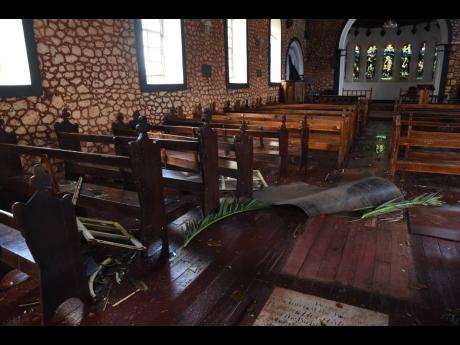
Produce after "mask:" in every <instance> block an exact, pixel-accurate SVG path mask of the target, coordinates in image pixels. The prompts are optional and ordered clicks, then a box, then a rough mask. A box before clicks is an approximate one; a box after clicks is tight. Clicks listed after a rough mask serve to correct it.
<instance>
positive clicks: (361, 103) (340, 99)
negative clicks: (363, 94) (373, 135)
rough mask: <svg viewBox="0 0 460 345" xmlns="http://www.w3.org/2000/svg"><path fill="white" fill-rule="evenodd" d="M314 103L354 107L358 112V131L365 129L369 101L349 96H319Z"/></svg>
mask: <svg viewBox="0 0 460 345" xmlns="http://www.w3.org/2000/svg"><path fill="white" fill-rule="evenodd" d="M315 103H320V104H346V105H356V106H357V111H358V123H359V130H362V129H363V128H365V127H366V124H367V117H368V114H369V100H368V99H366V98H360V97H359V96H351V95H347V96H344V95H321V96H319V97H318V98H317V99H316V100H315Z"/></svg>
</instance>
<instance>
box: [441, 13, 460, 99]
mask: <svg viewBox="0 0 460 345" xmlns="http://www.w3.org/2000/svg"><path fill="white" fill-rule="evenodd" d="M450 23H451V25H452V42H451V43H452V44H451V47H450V58H449V65H448V66H449V67H448V70H447V79H446V88H445V90H444V94H445V95H446V96H450V97H452V98H453V97H456V92H457V88H458V87H459V86H460V19H450Z"/></svg>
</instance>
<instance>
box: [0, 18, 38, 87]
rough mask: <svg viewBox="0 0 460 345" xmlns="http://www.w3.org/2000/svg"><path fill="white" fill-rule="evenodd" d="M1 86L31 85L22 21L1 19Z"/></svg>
mask: <svg viewBox="0 0 460 345" xmlns="http://www.w3.org/2000/svg"><path fill="white" fill-rule="evenodd" d="M0 47H1V49H0V85H2V86H7V85H31V84H32V81H31V78H30V69H29V61H28V59H27V50H26V42H25V37H24V29H23V28H22V19H0Z"/></svg>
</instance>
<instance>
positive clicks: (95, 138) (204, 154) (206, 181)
mask: <svg viewBox="0 0 460 345" xmlns="http://www.w3.org/2000/svg"><path fill="white" fill-rule="evenodd" d="M149 128H150V126H149V125H148V124H147V120H146V118H145V116H142V115H141V116H140V117H139V118H138V129H140V130H141V131H144V132H145V135H146V136H147V130H148V129H149ZM116 133H117V134H124V135H125V137H122V136H116V137H113V136H110V135H89V134H77V133H66V132H60V133H59V136H60V138H61V140H65V142H66V143H69V144H70V143H71V145H73V146H75V145H76V144H78V146H80V143H81V142H84V141H86V142H92V143H98V144H105V145H114V147H115V148H114V150H115V151H116V153H117V154H118V155H127V149H126V147H127V146H126V145H127V143H128V142H129V141H131V140H133V137H135V132H134V131H132V130H129V129H116ZM151 139H155V141H156V142H158V143H159V145H160V147H161V149H162V150H163V151H185V152H187V153H188V154H192V156H193V157H195V159H197V160H199V162H200V164H199V165H197V164H196V163H195V162H191V160H190V159H189V160H188V161H187V160H186V159H185V160H184V159H182V160H180V163H182V164H178V163H179V161H178V160H176V161H175V163H176V164H169V166H168V167H166V168H165V169H162V175H163V184H164V186H165V187H168V188H171V189H175V190H179V191H182V192H187V193H192V194H194V195H197V196H199V197H200V198H201V200H202V210H203V212H204V214H208V213H209V212H211V211H212V210H214V209H215V208H217V207H218V206H219V189H218V186H219V177H218V167H217V164H218V160H217V138H216V137H215V135H214V133H213V132H212V130H211V131H210V130H209V129H208V128H207V127H203V128H201V129H200V131H199V132H198V138H197V139H196V140H191V138H187V137H177V136H176V137H172V136H171V137H169V139H168V138H166V137H163V138H151ZM162 156H164V155H162ZM169 163H172V162H171V160H170V161H169ZM71 164H72V165H74V163H73V162H71ZM233 165H234V166H233V167H232V163H231V162H227V161H226V162H223V163H221V166H223V167H222V170H224V171H230V170H232V169H236V168H235V167H236V164H233ZM171 166H173V167H174V168H173V169H172V168H171ZM92 168H93V167H87V166H85V167H83V169H81V171H80V172H85V171H88V169H92ZM74 169H75V168H74ZM91 171H92V172H93V170H91ZM242 171H244V170H242ZM102 174H104V173H102ZM129 175H130V172H129V170H128V171H127V170H124V169H119V170H118V171H115V172H113V171H111V172H110V174H107V176H111V177H112V178H115V179H123V181H125V187H126V186H129ZM234 175H235V174H234V173H232V176H234ZM246 176H247V174H246V175H245V177H246ZM251 178H252V171H251ZM241 182H242V183H243V180H241ZM243 186H244V185H241V187H240V188H238V191H237V192H238V196H243V195H251V194H252V190H251V191H249V190H247V189H246V188H243Z"/></svg>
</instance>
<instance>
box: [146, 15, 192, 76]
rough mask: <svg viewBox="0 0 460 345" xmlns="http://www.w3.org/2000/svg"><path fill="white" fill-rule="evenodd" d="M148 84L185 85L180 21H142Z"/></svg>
mask: <svg viewBox="0 0 460 345" xmlns="http://www.w3.org/2000/svg"><path fill="white" fill-rule="evenodd" d="M141 23H142V31H143V37H144V42H143V43H144V63H145V73H146V79H147V84H152V85H155V84H183V83H184V72H183V60H182V54H183V52H182V27H181V20H180V19H142V20H141Z"/></svg>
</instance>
